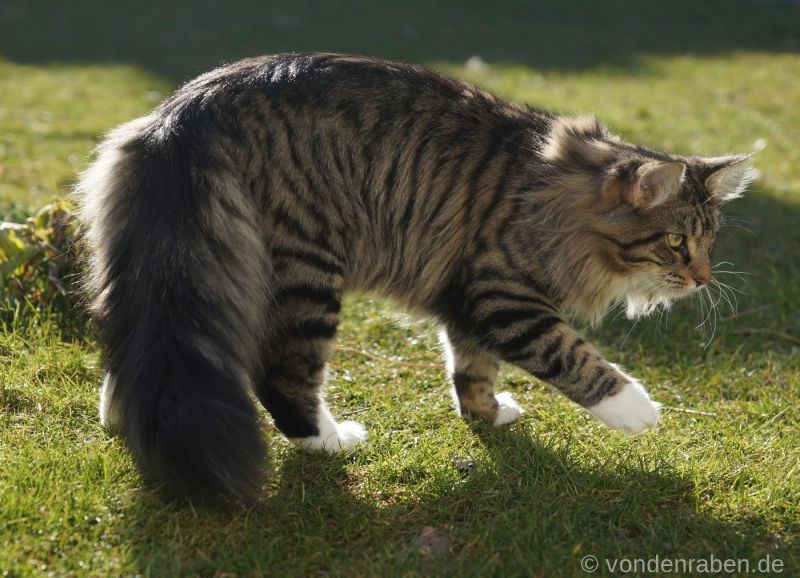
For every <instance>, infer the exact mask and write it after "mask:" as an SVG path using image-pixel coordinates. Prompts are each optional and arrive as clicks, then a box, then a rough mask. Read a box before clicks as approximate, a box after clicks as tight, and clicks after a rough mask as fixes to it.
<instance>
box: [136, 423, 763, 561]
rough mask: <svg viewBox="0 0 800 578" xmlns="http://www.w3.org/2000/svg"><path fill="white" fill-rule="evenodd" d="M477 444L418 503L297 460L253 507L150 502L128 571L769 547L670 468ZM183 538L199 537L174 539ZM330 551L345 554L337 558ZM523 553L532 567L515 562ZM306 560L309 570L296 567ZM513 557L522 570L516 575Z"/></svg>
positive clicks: (753, 525)
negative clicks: (435, 537)
mask: <svg viewBox="0 0 800 578" xmlns="http://www.w3.org/2000/svg"><path fill="white" fill-rule="evenodd" d="M473 432H474V434H475V435H477V436H478V437H479V438H480V440H481V442H482V444H483V445H484V447H485V448H486V450H487V451H486V454H485V455H484V457H482V458H481V459H480V460H477V461H476V462H475V464H474V467H469V468H464V469H463V471H461V472H458V471H457V469H456V467H455V465H454V464H450V463H448V464H446V465H443V468H442V470H440V471H438V470H437V471H438V473H437V472H433V473H431V472H427V473H425V472H423V473H422V475H429V476H431V480H430V484H427V485H426V489H425V490H424V491H421V492H419V493H416V494H414V495H411V492H408V493H404V492H394V493H385V492H382V491H380V489H376V488H369V487H363V486H361V485H360V484H362V483H365V482H364V480H363V479H362V476H358V475H356V474H354V467H353V466H354V464H353V462H352V461H351V460H353V459H355V458H352V457H351V458H348V457H340V456H333V457H328V456H320V455H309V454H305V453H303V452H300V451H296V450H289V453H288V454H287V455H286V456H285V457H284V458H283V459H282V460H281V465H280V467H279V471H277V472H275V473H274V474H273V478H272V484H271V485H270V486H269V487H268V488H267V490H266V497H265V498H264V499H263V500H262V501H261V502H260V503H258V504H256V505H255V506H252V507H249V508H245V509H234V510H233V511H230V510H229V511H216V510H206V509H203V508H186V507H185V505H181V506H173V509H172V510H171V512H169V513H168V514H167V515H166V516H162V515H155V516H154V515H153V512H154V511H157V510H154V509H155V508H158V503H157V500H158V498H157V497H156V495H155V494H147V493H145V494H143V495H142V497H141V499H140V503H139V504H137V506H136V507H134V508H132V510H131V512H130V513H131V515H129V516H128V517H129V519H130V518H132V522H133V523H132V524H130V525H129V526H128V528H127V530H126V534H127V536H126V537H127V538H128V539H129V542H130V544H131V545H132V546H131V548H132V554H133V557H134V558H133V560H132V562H133V563H134V564H135V566H136V567H137V570H139V571H141V572H142V573H144V574H147V573H148V572H152V571H153V570H154V569H162V568H165V567H167V568H168V567H169V565H170V564H172V565H173V567H174V570H175V571H178V570H180V571H181V572H184V573H189V574H206V573H213V572H218V571H219V567H220V566H222V567H225V568H226V571H228V570H229V571H231V572H233V573H234V574H242V573H247V572H248V571H252V570H253V569H254V568H258V569H260V570H261V571H262V572H266V571H267V570H269V572H268V573H269V574H271V575H272V574H273V573H275V572H277V573H276V574H274V575H278V573H279V574H281V575H284V574H286V573H289V574H291V573H292V572H293V571H296V568H298V567H301V568H304V569H305V570H304V572H309V571H311V570H313V571H315V572H320V573H323V574H328V573H334V574H336V573H339V572H342V571H343V569H349V570H351V571H352V570H353V569H358V568H365V567H366V563H367V561H368V560H375V559H382V560H385V562H386V567H387V571H389V570H388V568H391V569H392V570H391V573H392V574H395V573H396V572H400V570H403V571H405V570H409V571H412V572H413V571H414V570H415V569H416V570H418V569H419V568H421V567H422V568H424V567H425V566H424V565H425V564H429V563H431V562H430V560H428V559H426V558H425V557H424V556H421V555H420V554H419V552H418V550H419V545H418V544H416V545H415V537H417V536H418V535H419V534H420V532H422V531H423V529H424V528H425V527H426V526H433V527H436V528H439V529H440V530H441V531H442V532H444V534H446V535H447V536H448V537H449V539H450V540H451V541H450V545H449V548H447V553H446V554H444V555H443V556H444V557H445V558H447V557H449V558H450V559H451V561H452V562H455V563H456V566H454V567H458V566H461V567H464V566H465V565H468V564H469V561H470V560H474V561H476V562H477V561H479V560H482V561H483V562H482V563H485V561H486V560H489V559H493V560H498V558H499V557H502V558H503V559H505V562H504V563H505V564H506V566H497V567H496V568H495V570H497V569H500V570H503V571H509V569H511V570H513V572H512V573H525V572H526V571H528V570H531V569H532V568H548V567H552V564H553V563H555V561H558V560H561V561H562V563H563V560H564V559H565V557H566V558H567V559H569V558H570V557H572V558H574V560H575V568H574V572H567V573H568V574H569V573H574V574H579V573H580V571H579V566H578V564H579V562H580V559H581V557H582V556H583V555H586V554H587V553H591V554H592V555H595V556H598V557H599V558H600V559H603V558H609V559H610V558H619V557H621V556H624V555H627V556H630V557H634V556H640V557H647V556H652V555H656V554H659V555H660V556H662V557H664V556H670V555H672V556H674V557H681V556H683V557H686V556H699V555H702V554H703V553H704V552H706V553H707V550H708V548H710V547H711V548H714V554H715V555H717V556H723V557H724V555H725V554H726V553H727V554H729V555H730V556H732V557H735V556H733V555H734V553H736V552H737V551H741V548H743V547H745V545H746V544H752V543H754V542H757V543H761V544H764V543H767V542H769V537H768V532H767V529H766V524H765V523H764V522H763V521H759V520H755V519H749V520H748V523H747V525H746V527H741V526H739V525H737V524H734V523H731V522H728V521H726V520H724V519H722V518H720V517H717V516H715V515H714V514H712V513H710V512H707V511H704V508H703V507H702V505H701V503H699V501H698V488H697V487H696V485H695V483H694V482H693V481H692V480H691V479H689V478H688V477H686V476H684V475H681V474H679V473H677V472H676V471H675V469H674V468H672V467H670V466H669V465H665V464H664V463H660V462H653V463H644V462H642V461H636V460H633V459H631V460H620V459H619V456H616V457H611V458H610V459H609V460H608V463H606V464H603V463H598V464H587V463H585V460H580V459H578V458H576V457H575V454H574V452H572V451H571V450H570V441H569V440H562V441H561V442H559V443H552V442H551V441H543V440H540V439H538V438H536V437H535V436H532V435H531V432H530V429H529V428H526V427H524V425H523V424H520V425H515V426H512V427H510V428H503V429H495V428H491V427H490V426H484V425H475V426H473ZM575 443H579V442H578V441H576V442H575ZM580 443H585V440H584V441H583V442H580ZM620 462H622V463H623V465H622V466H620V465H619V464H620ZM355 465H356V466H357V467H356V469H358V468H360V467H366V468H370V467H374V464H370V463H362V462H357V463H356V464H355ZM448 468H452V470H448ZM443 472H444V473H443ZM367 477H371V476H367ZM394 481H395V482H396V481H397V480H394ZM366 483H369V482H366ZM374 483H377V484H380V482H379V481H377V482H374ZM175 533H179V534H180V535H181V536H192V537H193V538H192V539H191V540H185V539H184V540H175V539H174V535H175ZM708 540H710V541H711V542H710V545H709V542H708ZM332 542H333V543H336V544H338V545H339V546H338V547H337V549H335V550H334V552H335V554H334V555H333V556H331V551H330V548H329V544H331V543H332ZM537 544H543V545H544V547H542V548H539V549H537ZM520 551H521V552H528V554H527V556H528V558H529V559H524V560H520V559H519V555H516V558H514V556H511V558H509V557H508V555H509V554H512V553H514V552H520ZM297 552H302V556H303V560H302V562H301V563H298V561H297V560H293V559H292V556H296V555H297ZM509 559H514V560H515V561H513V562H510V564H511V565H510V566H509V565H508V564H509ZM177 560H180V561H181V562H180V568H178V567H175V564H177V562H176V561H177ZM434 562H435V561H434ZM499 563H500V562H498V564H499ZM420 565H422V566H420ZM487 568H489V569H491V568H492V567H491V564H490V566H488V567H487ZM160 571H163V570H160ZM400 573H402V572H400Z"/></svg>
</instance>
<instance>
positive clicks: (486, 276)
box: [472, 267, 508, 281]
mask: <svg viewBox="0 0 800 578" xmlns="http://www.w3.org/2000/svg"><path fill="white" fill-rule="evenodd" d="M472 279H473V281H485V280H494V281H507V280H508V273H506V272H505V271H503V270H502V269H498V268H497V267H481V268H480V269H478V270H477V271H475V273H474V274H473V276H472Z"/></svg>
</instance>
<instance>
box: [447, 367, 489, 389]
mask: <svg viewBox="0 0 800 578" xmlns="http://www.w3.org/2000/svg"><path fill="white" fill-rule="evenodd" d="M482 381H486V378H481V377H477V376H474V375H470V374H468V373H463V372H461V371H456V372H455V373H453V385H454V386H455V388H456V392H457V393H458V394H460V395H461V394H465V393H468V392H469V390H470V386H471V385H472V384H473V383H480V382H482Z"/></svg>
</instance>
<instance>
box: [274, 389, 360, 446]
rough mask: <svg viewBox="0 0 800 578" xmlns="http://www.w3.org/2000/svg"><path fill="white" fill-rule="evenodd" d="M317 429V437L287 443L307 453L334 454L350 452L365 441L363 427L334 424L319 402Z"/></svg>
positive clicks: (291, 439) (350, 423)
mask: <svg viewBox="0 0 800 578" xmlns="http://www.w3.org/2000/svg"><path fill="white" fill-rule="evenodd" d="M317 428H318V429H319V435H315V436H311V437H307V438H290V439H289V441H291V442H292V443H293V444H295V445H296V446H298V447H300V448H302V449H304V450H307V451H312V452H319V451H324V452H328V453H329V454H335V453H338V452H348V451H351V450H353V449H355V448H356V446H358V445H359V444H360V443H361V442H363V441H364V440H366V439H367V432H366V431H365V430H364V426H362V425H361V424H360V423H358V422H355V421H343V422H342V423H336V420H334V419H333V417H332V416H331V414H330V412H329V411H328V408H327V407H326V406H325V404H324V403H323V402H320V407H319V409H318V413H317Z"/></svg>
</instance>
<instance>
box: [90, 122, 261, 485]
mask: <svg viewBox="0 0 800 578" xmlns="http://www.w3.org/2000/svg"><path fill="white" fill-rule="evenodd" d="M160 124H162V123H159V122H155V120H154V119H153V118H151V117H146V118H144V119H140V120H138V121H134V122H132V123H129V124H127V125H124V126H123V127H121V128H119V129H117V130H116V131H115V132H114V133H112V134H111V135H110V137H109V138H108V139H107V140H106V142H105V143H104V144H103V145H102V146H101V150H100V155H99V157H98V159H97V161H96V162H95V163H94V164H93V165H92V167H90V169H89V170H88V171H87V172H86V174H85V175H84V176H83V178H82V180H81V183H80V184H79V186H78V189H77V194H78V196H79V202H80V205H81V214H82V218H83V221H84V223H85V225H86V242H87V245H88V249H89V253H90V262H89V289H90V291H91V292H92V294H93V295H94V296H95V300H94V305H93V312H94V314H95V316H96V319H97V321H98V323H99V326H100V330H101V336H102V342H103V345H104V349H105V355H106V357H105V359H106V362H107V365H108V371H109V377H110V380H111V384H112V385H111V386H110V389H109V390H108V393H109V394H110V397H109V399H108V400H107V406H108V409H107V411H108V415H109V417H110V418H111V419H112V420H113V421H114V424H113V425H114V427H115V428H117V429H118V430H119V432H120V433H121V434H122V435H123V436H124V438H125V439H126V441H127V444H128V446H129V447H130V449H131V450H132V452H133V453H134V454H135V456H136V459H137V461H138V463H139V465H140V467H141V469H142V470H144V472H145V473H146V474H149V475H150V476H152V477H154V478H156V479H157V480H160V481H163V482H166V483H167V484H168V485H169V486H170V487H171V488H172V489H173V490H175V491H176V492H178V493H179V494H182V495H188V496H191V497H201V498H216V497H219V496H233V497H238V498H246V497H248V496H251V495H252V494H253V493H254V492H256V491H257V490H258V489H259V488H260V482H261V472H262V468H263V465H264V461H265V447H264V442H263V439H262V436H261V432H260V428H259V421H258V416H257V413H256V411H255V408H254V406H253V404H252V401H251V399H250V397H249V394H248V391H247V379H248V374H249V373H250V371H251V368H252V367H253V366H254V363H253V362H254V359H255V355H256V354H257V349H258V338H259V336H260V335H261V319H262V316H263V308H264V307H263V303H264V295H265V286H264V282H263V281H264V280H263V275H264V273H263V271H264V269H265V267H264V264H265V261H264V248H263V244H262V243H261V241H260V238H261V236H260V235H259V234H258V232H257V228H256V224H255V220H254V219H255V218H256V217H255V214H256V212H255V209H254V208H253V207H251V206H250V203H251V201H250V200H248V198H247V196H246V195H245V194H244V193H243V191H242V190H241V189H240V188H239V184H238V183H239V181H238V180H237V179H236V177H235V175H234V174H233V173H232V172H231V171H232V169H231V168H230V167H229V166H227V165H229V164H231V163H232V162H233V161H232V160H231V158H230V157H226V158H225V159H224V160H223V159H220V158H212V155H213V152H211V151H213V150H214V148H213V147H214V142H213V135H206V137H207V138H205V139H202V142H203V145H202V147H203V148H201V147H200V146H199V145H193V144H192V143H193V142H198V140H197V139H195V140H193V141H191V142H190V141H186V142H184V141H181V140H180V138H181V137H180V136H178V135H177V134H176V133H174V132H172V133H169V134H167V133H168V132H169V131H166V130H163V129H159V128H158V127H159V125H160ZM216 150H220V149H219V148H217V149H216Z"/></svg>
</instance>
